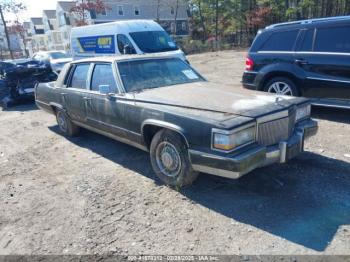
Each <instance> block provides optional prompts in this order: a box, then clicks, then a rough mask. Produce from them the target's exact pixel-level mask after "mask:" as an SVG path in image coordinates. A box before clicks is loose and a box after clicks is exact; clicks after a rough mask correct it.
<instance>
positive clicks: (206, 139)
mask: <svg viewBox="0 0 350 262" xmlns="http://www.w3.org/2000/svg"><path fill="white" fill-rule="evenodd" d="M228 90H230V89H229V88H227V87H226V88H225V86H222V85H219V84H215V83H211V82H208V81H206V80H205V79H204V77H202V76H201V75H200V74H199V73H198V72H197V71H196V70H195V69H193V68H192V67H191V66H190V65H189V64H187V63H186V62H184V61H182V60H181V59H178V58H174V57H166V56H159V55H157V56H156V55H145V56H140V55H138V56H122V57H101V58H91V59H88V60H79V61H75V62H72V63H70V64H67V65H66V66H65V67H64V68H63V70H62V72H61V74H60V75H59V78H58V80H57V81H56V82H52V83H46V84H39V85H38V86H36V90H35V98H36V103H37V105H38V106H39V107H40V108H41V109H43V110H45V111H48V112H50V113H52V114H54V115H56V118H57V122H58V125H59V128H60V130H61V131H62V132H63V133H64V134H65V135H68V136H72V135H76V134H77V133H78V131H79V128H80V127H82V128H86V129H90V130H92V131H95V132H97V133H100V134H103V135H106V136H108V137H111V138H113V139H115V140H118V141H121V142H125V143H128V144H130V145H133V146H136V147H138V148H141V149H143V150H146V151H149V152H150V158H151V164H152V167H153V169H154V172H155V173H156V175H157V176H158V177H159V178H160V179H161V180H162V181H163V182H164V183H166V184H168V185H172V186H184V185H188V184H190V183H192V182H193V181H194V180H195V179H196V178H197V176H198V173H199V172H203V173H209V174H213V175H218V176H224V177H228V178H239V177H241V176H242V175H244V174H246V173H248V172H250V171H252V170H253V169H256V168H258V167H262V166H265V165H268V164H272V163H285V162H286V161H288V160H290V159H291V158H293V157H295V156H296V155H298V154H299V153H301V152H302V151H303V146H304V140H305V139H306V138H308V137H310V136H312V135H314V134H315V133H316V132H317V122H315V121H314V120H312V119H311V118H310V103H309V101H308V100H307V99H305V98H300V97H298V98H296V97H285V96H279V97H278V96H274V95H271V94H262V93H259V92H257V93H256V92H252V91H245V90H243V91H241V92H242V93H236V92H235V91H228Z"/></svg>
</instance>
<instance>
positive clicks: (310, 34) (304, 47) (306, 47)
mask: <svg viewBox="0 0 350 262" xmlns="http://www.w3.org/2000/svg"><path fill="white" fill-rule="evenodd" d="M314 31H315V30H314V29H309V30H306V31H305V33H304V39H303V42H302V44H301V47H300V51H306V52H308V51H312V44H313V40H314Z"/></svg>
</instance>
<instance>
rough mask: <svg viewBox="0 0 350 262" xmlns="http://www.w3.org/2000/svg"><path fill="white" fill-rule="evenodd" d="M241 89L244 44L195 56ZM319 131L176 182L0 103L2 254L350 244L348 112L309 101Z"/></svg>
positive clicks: (24, 109)
mask: <svg viewBox="0 0 350 262" xmlns="http://www.w3.org/2000/svg"><path fill="white" fill-rule="evenodd" d="M189 60H190V61H191V63H192V64H193V65H194V66H195V67H197V68H198V69H199V71H200V72H201V73H202V74H203V75H205V76H206V77H207V78H208V79H210V80H213V81H217V82H223V83H228V82H229V83H232V88H236V89H237V90H239V89H240V85H239V81H240V77H241V74H242V69H243V63H244V53H243V52H220V53H207V54H200V55H194V56H190V57H189ZM313 114H314V117H315V118H318V119H319V120H320V121H319V125H320V131H319V134H318V135H317V136H316V137H314V138H312V139H310V140H309V141H308V142H307V143H306V150H307V152H306V153H304V154H303V155H302V156H299V157H298V158H297V159H295V160H294V161H292V162H290V163H289V164H287V165H274V166H270V167H266V168H262V169H259V170H256V171H254V172H252V173H251V174H249V175H247V176H245V177H243V178H242V179H240V180H228V179H224V178H219V177H214V176H210V175H201V176H200V177H199V179H198V180H197V181H196V182H195V183H194V185H193V186H191V187H189V188H186V189H184V190H182V191H181V192H177V191H175V190H172V189H170V188H168V187H166V186H164V185H161V184H159V183H158V182H157V180H156V179H155V178H154V176H153V172H152V170H151V166H150V162H149V158H148V155H147V154H146V153H144V152H142V151H140V150H138V149H135V148H132V147H129V146H127V145H124V144H121V143H118V142H115V141H113V140H110V139H108V138H105V137H102V136H100V135H96V134H93V133H91V132H88V131H84V132H83V133H82V135H81V136H79V137H77V138H74V139H67V138H65V137H63V136H61V135H60V133H59V131H58V128H57V126H56V122H55V119H54V117H53V116H51V115H49V114H46V113H44V112H42V111H40V110H37V109H36V107H35V106H34V105H24V106H18V107H15V108H12V109H10V110H7V111H3V112H1V111H0V254H63V253H64V254H94V253H106V252H112V253H117V254H119V253H122V254H140V253H143V254H348V255H349V254H350V190H349V188H350V136H349V135H350V118H349V112H346V111H339V110H324V109H315V110H314V112H313Z"/></svg>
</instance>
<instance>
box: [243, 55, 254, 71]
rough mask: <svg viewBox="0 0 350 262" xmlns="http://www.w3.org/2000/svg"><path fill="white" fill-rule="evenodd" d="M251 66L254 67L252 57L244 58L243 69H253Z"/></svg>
mask: <svg viewBox="0 0 350 262" xmlns="http://www.w3.org/2000/svg"><path fill="white" fill-rule="evenodd" d="M253 67H254V61H253V59H251V58H249V57H247V58H246V59H245V70H247V71H252V70H253Z"/></svg>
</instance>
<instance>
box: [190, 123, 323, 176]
mask: <svg viewBox="0 0 350 262" xmlns="http://www.w3.org/2000/svg"><path fill="white" fill-rule="evenodd" d="M317 129H318V127H317V122H316V121H313V120H311V119H310V120H307V121H303V122H301V123H299V124H298V125H297V126H296V129H295V131H294V133H293V136H291V137H290V138H289V139H288V140H287V141H281V142H280V143H279V144H277V145H273V146H268V147H263V150H261V149H262V147H260V148H257V149H256V150H254V149H253V150H249V151H247V152H245V153H242V154H241V155H238V156H236V157H224V156H217V155H214V154H208V153H202V152H198V151H194V150H189V152H190V154H196V155H200V156H202V157H205V158H207V159H213V160H217V161H221V163H223V162H222V161H225V162H231V163H232V162H235V163H236V164H238V165H237V166H238V170H227V169H222V168H220V167H219V166H218V167H211V166H206V165H203V164H192V168H193V170H195V171H198V172H203V173H208V174H211V175H216V176H221V177H226V178H232V179H237V178H239V177H241V176H243V175H245V174H247V173H249V172H250V171H252V170H254V169H256V168H259V167H263V166H267V165H271V164H274V163H286V162H288V160H290V159H291V158H293V157H295V156H296V155H298V154H299V153H301V152H303V151H304V140H305V139H306V138H308V137H310V136H313V135H315V134H316V133H317ZM261 154H264V155H263V157H256V158H255V156H261Z"/></svg>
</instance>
